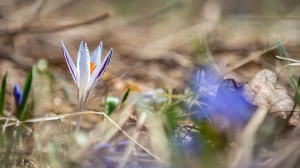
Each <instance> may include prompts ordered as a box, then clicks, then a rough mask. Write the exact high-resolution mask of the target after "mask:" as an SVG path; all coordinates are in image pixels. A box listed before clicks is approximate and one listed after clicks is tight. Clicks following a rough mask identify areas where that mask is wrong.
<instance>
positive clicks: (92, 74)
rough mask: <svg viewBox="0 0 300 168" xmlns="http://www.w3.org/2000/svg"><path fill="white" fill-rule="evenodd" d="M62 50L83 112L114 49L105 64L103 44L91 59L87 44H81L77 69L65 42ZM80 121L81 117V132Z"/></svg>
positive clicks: (80, 109)
mask: <svg viewBox="0 0 300 168" xmlns="http://www.w3.org/2000/svg"><path fill="white" fill-rule="evenodd" d="M62 50H63V53H64V56H65V59H66V61H67V64H68V67H69V69H70V72H71V74H72V76H73V79H74V81H75V84H76V86H77V93H78V108H79V111H83V106H84V104H85V102H86V100H87V98H88V95H89V94H90V92H91V90H92V89H93V88H94V87H95V86H96V85H97V83H98V81H99V80H100V79H101V77H102V76H103V74H104V71H105V70H106V68H107V66H108V64H109V62H110V60H111V56H112V53H113V49H110V51H109V52H108V54H107V55H106V57H105V59H104V60H103V62H101V53H102V42H100V44H99V46H98V47H97V48H96V50H95V51H94V53H93V54H92V56H91V57H90V54H89V50H88V47H87V44H86V43H85V44H83V42H81V43H80V46H79V51H78V55H77V67H76V66H75V64H74V62H73V61H72V58H71V57H70V55H69V53H68V51H67V49H66V47H65V45H64V43H63V41H62ZM80 120H81V117H80V116H79V118H78V121H77V126H76V129H77V130H79V125H80Z"/></svg>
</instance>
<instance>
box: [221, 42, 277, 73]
mask: <svg viewBox="0 0 300 168" xmlns="http://www.w3.org/2000/svg"><path fill="white" fill-rule="evenodd" d="M281 44H282V42H279V43H275V44H273V45H271V46H269V47H267V48H265V49H263V50H259V51H256V52H254V53H252V54H251V55H249V56H248V57H246V58H244V59H242V60H241V61H240V62H239V63H237V64H235V65H234V66H232V67H230V68H229V69H228V70H227V71H226V72H224V73H223V74H222V76H225V75H227V74H228V73H230V72H232V71H234V70H236V69H238V68H240V67H241V66H243V65H245V64H247V63H249V62H250V61H252V60H254V59H256V58H258V57H260V56H262V55H263V54H265V53H267V52H269V51H271V50H273V49H275V48H277V47H278V46H279V45H281Z"/></svg>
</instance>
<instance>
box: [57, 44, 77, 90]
mask: <svg viewBox="0 0 300 168" xmlns="http://www.w3.org/2000/svg"><path fill="white" fill-rule="evenodd" d="M61 44H62V51H63V53H64V57H65V59H66V62H67V65H68V67H69V70H70V72H71V74H72V77H73V79H74V82H75V84H76V85H77V68H76V66H75V64H74V62H73V60H72V58H71V56H70V54H69V53H68V50H67V49H66V47H65V45H64V42H63V41H61Z"/></svg>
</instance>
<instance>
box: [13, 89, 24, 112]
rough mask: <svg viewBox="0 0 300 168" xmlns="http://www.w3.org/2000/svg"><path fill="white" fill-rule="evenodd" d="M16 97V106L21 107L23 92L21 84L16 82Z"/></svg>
mask: <svg viewBox="0 0 300 168" xmlns="http://www.w3.org/2000/svg"><path fill="white" fill-rule="evenodd" d="M14 98H15V104H16V107H19V106H20V105H21V103H22V99H23V92H22V90H21V89H20V86H19V85H18V84H15V87H14Z"/></svg>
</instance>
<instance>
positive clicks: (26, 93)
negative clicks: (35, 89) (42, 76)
mask: <svg viewBox="0 0 300 168" xmlns="http://www.w3.org/2000/svg"><path fill="white" fill-rule="evenodd" d="M34 74H35V66H34V67H33V68H32V70H31V71H30V72H29V73H28V75H27V78H26V81H25V83H24V86H23V100H22V103H21V105H20V106H19V107H18V109H17V118H18V119H19V120H20V121H23V119H24V114H25V109H26V105H27V102H28V99H29V96H30V92H31V89H32V83H33V78H34Z"/></svg>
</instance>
